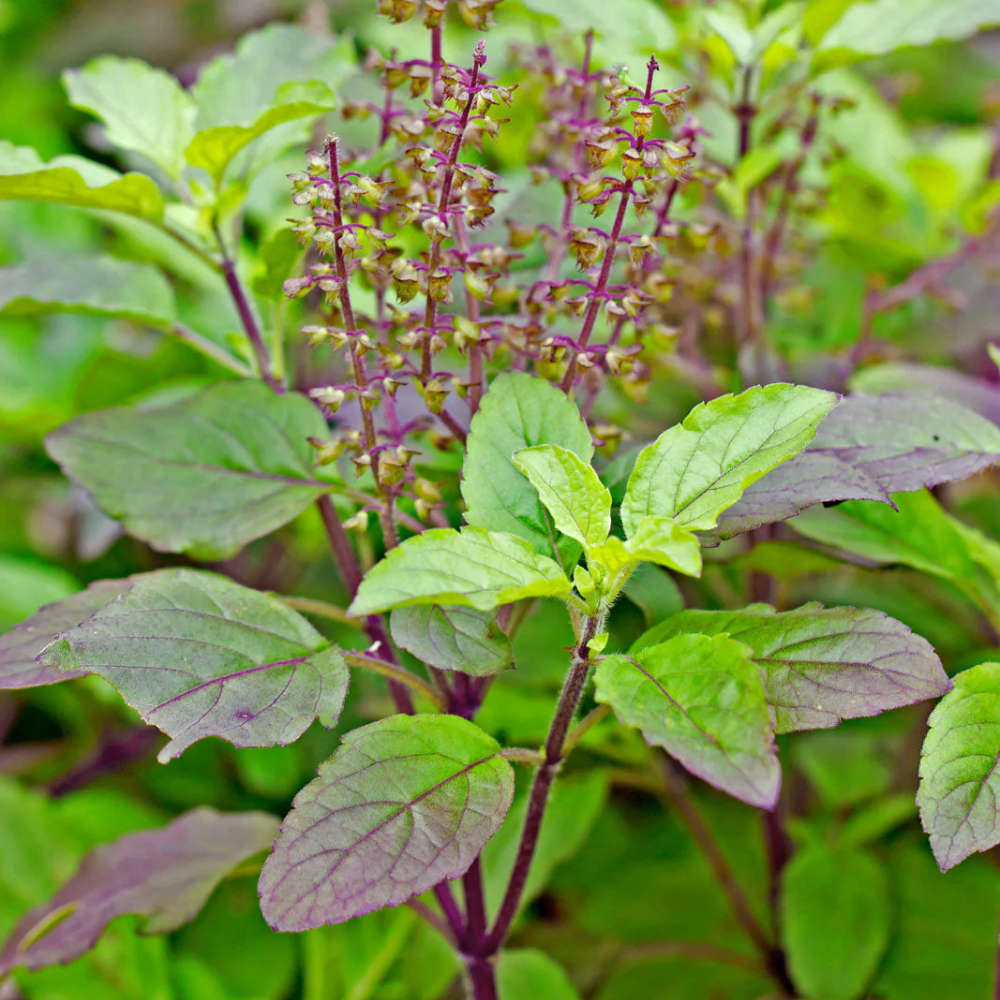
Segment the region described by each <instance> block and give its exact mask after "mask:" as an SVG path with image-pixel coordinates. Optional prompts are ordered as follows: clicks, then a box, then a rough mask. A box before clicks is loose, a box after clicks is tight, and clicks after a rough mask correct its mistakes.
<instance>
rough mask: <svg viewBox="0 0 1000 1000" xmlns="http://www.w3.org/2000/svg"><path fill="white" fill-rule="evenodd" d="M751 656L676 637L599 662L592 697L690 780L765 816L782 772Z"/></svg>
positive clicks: (732, 647) (737, 648)
mask: <svg viewBox="0 0 1000 1000" xmlns="http://www.w3.org/2000/svg"><path fill="white" fill-rule="evenodd" d="M750 652H751V651H750V649H749V648H748V647H747V646H744V645H743V644H742V643H740V642H736V641H735V640H733V639H730V638H728V637H727V636H722V635H719V636H706V635H676V636H674V637H673V638H672V639H668V640H667V641H666V642H663V643H660V644H658V645H655V646H649V647H647V648H646V649H642V650H639V651H638V652H636V653H634V654H632V655H629V656H617V655H616V656H608V657H605V658H604V659H603V660H601V662H600V664H599V665H598V667H597V673H596V675H595V684H596V690H595V697H596V698H597V700H598V701H599V702H601V703H603V704H605V705H610V706H611V707H612V708H613V709H614V712H615V715H617V716H618V719H619V720H620V721H621V722H622V723H623V724H624V725H626V726H633V727H636V728H638V729H640V730H641V731H642V735H643V736H644V737H645V738H646V741H647V742H648V743H650V744H652V745H654V746H660V747H663V749H664V750H666V751H667V753H669V754H670V756H671V757H674V758H676V759H677V760H678V761H680V763H681V764H683V765H684V767H686V768H687V769H688V770H689V771H690V772H691V773H692V774H696V775H697V776H698V777H699V778H702V779H703V780H705V781H707V782H708V783H709V784H712V785H714V786H715V787H716V788H719V789H721V790H722V791H724V792H726V793H728V794H729V795H733V796H735V797H736V798H738V799H742V800H743V801H744V802H748V803H750V804H751V805H755V806H760V807H762V808H765V809H770V808H773V806H774V803H775V802H776V801H777V798H778V791H779V788H780V786H781V769H780V767H779V766H778V757H777V751H776V750H775V746H774V732H773V730H772V726H771V720H770V715H769V713H768V707H767V699H766V698H765V696H764V685H763V683H762V682H761V672H760V668H759V667H758V666H757V664H755V663H754V662H753V661H752V660H751V659H750V658H749V656H750Z"/></svg>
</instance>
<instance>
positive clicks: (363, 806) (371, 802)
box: [260, 715, 514, 931]
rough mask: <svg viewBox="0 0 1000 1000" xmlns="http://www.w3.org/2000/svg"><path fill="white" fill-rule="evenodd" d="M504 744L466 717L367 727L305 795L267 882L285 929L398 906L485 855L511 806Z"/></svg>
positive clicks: (263, 893)
mask: <svg viewBox="0 0 1000 1000" xmlns="http://www.w3.org/2000/svg"><path fill="white" fill-rule="evenodd" d="M513 794H514V775H513V771H512V769H511V766H510V764H508V763H507V761H506V760H505V759H504V758H503V757H501V756H500V745H499V744H498V743H497V742H496V741H495V740H494V739H493V738H492V737H490V736H488V735H487V734H486V733H484V732H483V731H482V730H481V729H479V728H478V727H477V726H475V725H473V724H472V723H471V722H467V721H466V720H465V719H460V718H458V717H457V716H452V715H448V716H440V715H416V716H408V715H396V716H393V717H391V718H388V719H383V720H382V721H381V722H373V723H372V724H371V725H368V726H364V727H362V728H361V729H356V730H354V732H352V733H348V734H347V735H346V736H345V737H344V741H343V743H342V744H341V746H340V749H338V750H337V752H336V753H335V754H334V755H333V756H332V757H331V758H330V759H329V760H328V761H326V762H325V763H324V764H322V765H321V766H320V769H319V776H318V777H317V778H316V779H315V780H314V781H312V782H310V783H309V784H308V785H306V787H305V788H303V789H302V791H301V792H299V794H298V795H297V796H296V797H295V803H294V807H293V809H292V811H291V812H290V813H289V814H288V816H287V817H286V818H285V821H284V823H282V825H281V833H280V835H279V836H278V839H277V841H276V842H275V845H274V853H273V854H272V855H271V857H270V858H268V860H267V862H266V863H265V865H264V871H263V873H262V874H261V879H260V898H261V909H262V910H263V913H264V917H265V918H266V919H267V921H268V923H269V924H270V925H271V926H272V927H274V928H275V929H276V930H280V931H304V930H308V929H309V928H312V927H321V926H323V925H324V924H339V923H342V922H343V921H345V920H350V919H351V918H352V917H357V916H360V915H362V914H364V913H371V912H372V911H373V910H379V909H382V908H383V907H387V906H398V905H399V904H400V903H405V902H406V901H407V900H408V899H411V898H413V897H414V896H419V895H420V894H421V893H424V892H427V891H428V890H429V889H431V888H432V887H433V886H435V885H436V884H437V883H438V882H440V881H442V880H443V879H453V878H458V877H459V876H460V875H462V874H464V873H465V871H466V870H467V869H468V867H469V865H471V864H472V862H473V860H475V858H477V857H478V856H479V852H480V851H481V850H482V849H483V846H484V845H485V844H486V842H487V841H488V840H489V839H490V837H492V836H493V834H494V833H496V831H497V829H498V828H499V826H500V824H501V823H502V822H503V820H504V817H505V816H506V814H507V810H508V809H509V808H510V803H511V798H512V797H513Z"/></svg>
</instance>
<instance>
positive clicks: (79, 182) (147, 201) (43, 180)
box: [0, 140, 163, 220]
mask: <svg viewBox="0 0 1000 1000" xmlns="http://www.w3.org/2000/svg"><path fill="white" fill-rule="evenodd" d="M0 201H48V202H53V203H55V204H61V205H76V206H78V207H79V208H100V209H107V210H108V211H112V212H124V213H125V214H126V215H137V216H139V217H140V218H145V219H152V220H158V219H161V218H162V217H163V196H162V195H161V194H160V191H159V189H158V188H157V186H156V185H155V184H154V183H153V181H151V180H150V179H149V178H148V177H146V176H145V175H144V174H135V173H129V174H119V173H118V172H117V171H115V170H112V169H111V168H110V167H105V166H103V165H102V164H100V163H94V162H92V161H90V160H85V159H83V158H82V157H79V156H60V157H57V158H56V159H54V160H53V161H52V162H51V163H48V164H46V163H43V162H42V160H41V159H40V158H39V156H38V154H37V153H36V152H35V151H34V150H33V149H24V148H18V147H17V146H14V145H12V144H11V143H9V142H7V141H6V140H0Z"/></svg>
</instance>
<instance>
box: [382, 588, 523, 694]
mask: <svg viewBox="0 0 1000 1000" xmlns="http://www.w3.org/2000/svg"><path fill="white" fill-rule="evenodd" d="M389 627H390V629H391V630H392V638H393V641H394V642H395V643H396V645H397V646H402V647H403V649H406V650H409V652H411V653H412V654H413V655H414V656H415V657H417V659H418V660H422V661H423V662H424V663H427V664H430V665H431V666H432V667H437V668H438V669H439V670H458V671H460V672H461V673H463V674H469V675H470V676H472V677H490V676H492V675H493V674H498V673H500V671H501V670H507V669H508V668H509V667H512V666H513V665H514V650H513V649H512V648H511V644H510V640H509V639H508V638H507V636H506V635H504V632H503V629H501V628H500V626H499V624H498V623H497V620H496V615H494V614H493V613H492V612H490V611H476V610H475V609H474V608H467V607H466V608H463V607H456V606H451V607H440V606H439V605H437V604H411V605H410V606H409V607H406V608H396V610H395V611H393V613H392V615H391V616H390V618H389Z"/></svg>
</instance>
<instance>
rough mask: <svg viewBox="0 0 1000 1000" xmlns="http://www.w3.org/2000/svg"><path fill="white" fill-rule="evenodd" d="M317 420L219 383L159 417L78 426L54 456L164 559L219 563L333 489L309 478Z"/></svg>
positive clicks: (250, 388)
mask: <svg viewBox="0 0 1000 1000" xmlns="http://www.w3.org/2000/svg"><path fill="white" fill-rule="evenodd" d="M308 437H318V438H321V439H322V438H325V437H326V425H325V423H324V421H323V418H322V416H320V414H319V411H318V410H317V409H316V408H315V407H314V406H313V405H312V403H310V402H309V401H308V400H307V399H306V398H305V397H304V396H299V395H297V394H296V393H286V394H285V395H281V396H279V395H276V394H275V393H273V392H271V390H270V389H268V388H267V387H266V386H265V385H263V384H262V383H260V382H238V383H222V384H219V385H216V386H213V387H212V388H210V389H208V390H207V391H205V392H204V393H202V394H200V395H198V396H195V397H193V398H188V399H184V400H182V401H181V402H179V403H175V404H173V405H167V406H163V407H160V408H157V409H140V408H137V407H123V408H121V409H115V410H105V411H103V412H100V413H91V414H87V415H86V416H83V417H79V418H77V419H76V420H73V421H71V422H70V423H68V424H66V425H65V426H63V427H61V428H59V430H57V431H55V432H54V433H53V434H50V435H49V437H48V438H47V439H46V446H47V448H48V451H49V454H50V455H51V456H52V457H53V458H54V459H55V460H56V461H57V462H59V464H60V465H61V466H62V468H63V470H64V471H65V472H66V474H67V475H69V476H71V477H72V478H73V479H75V480H77V481H78V482H79V483H80V484H81V485H82V486H84V487H85V488H86V489H87V490H88V491H89V492H90V493H92V494H93V496H94V499H95V500H96V501H97V503H98V504H99V505H100V506H101V508H102V509H103V510H105V511H106V512H107V513H108V514H110V515H111V516H112V517H117V518H120V519H121V520H122V521H123V522H124V524H125V528H126V530H127V531H128V532H130V533H131V534H133V535H135V536H136V537H137V538H141V539H143V540H144V541H147V542H149V544H150V545H152V546H153V547H154V548H157V549H160V550H163V551H167V552H189V553H191V554H192V555H196V556H198V557H200V558H206V559H207V558H219V557H222V556H226V555H231V554H233V553H234V552H237V551H238V550H239V549H240V548H242V546H243V545H245V544H246V543H247V542H249V541H250V540H252V539H254V538H259V537H260V536H261V535H266V534H267V533H268V532H270V531H273V530H274V529H275V528H278V527H280V526H281V525H282V524H285V523H286V522H287V521H290V520H291V519H292V518H293V517H295V516H296V515H297V514H299V513H301V512H302V511H303V510H304V509H305V508H306V507H308V506H309V504H311V503H312V502H313V501H314V500H316V498H317V497H319V496H321V495H322V494H323V493H324V492H326V491H327V490H328V489H329V485H328V484H326V483H323V482H320V481H319V480H317V479H316V478H315V477H314V475H313V471H312V462H313V455H314V452H313V449H312V446H311V445H310V444H309V443H308V441H307V440H306V439H307V438H308Z"/></svg>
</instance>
